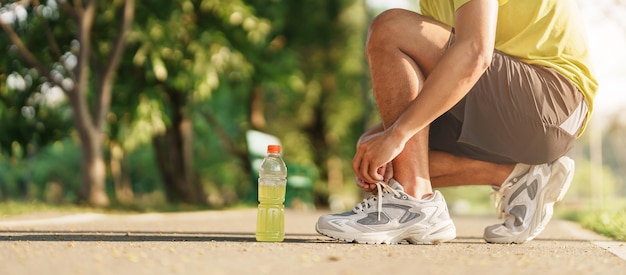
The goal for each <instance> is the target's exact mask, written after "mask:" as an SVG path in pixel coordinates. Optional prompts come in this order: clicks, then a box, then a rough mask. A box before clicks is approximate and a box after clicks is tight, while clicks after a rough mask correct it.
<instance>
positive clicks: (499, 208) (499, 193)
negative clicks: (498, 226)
mask: <svg viewBox="0 0 626 275" xmlns="http://www.w3.org/2000/svg"><path fill="white" fill-rule="evenodd" d="M517 181H518V178H514V179H513V180H511V181H508V182H506V183H504V184H503V185H502V186H500V188H499V189H498V190H494V191H493V192H491V196H492V197H493V200H494V206H495V207H496V214H497V215H498V219H501V218H502V217H504V214H506V209H504V207H505V203H504V199H505V198H506V196H505V194H504V193H505V192H506V191H507V190H508V189H509V188H511V187H512V186H513V185H514V184H516V183H517Z"/></svg>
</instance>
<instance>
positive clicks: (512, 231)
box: [484, 156, 574, 244]
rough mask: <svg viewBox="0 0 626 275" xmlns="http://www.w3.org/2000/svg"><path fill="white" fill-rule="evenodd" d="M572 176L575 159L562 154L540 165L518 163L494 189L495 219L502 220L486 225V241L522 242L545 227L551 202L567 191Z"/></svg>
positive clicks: (552, 203)
mask: <svg viewBox="0 0 626 275" xmlns="http://www.w3.org/2000/svg"><path fill="white" fill-rule="evenodd" d="M573 176H574V161H573V160H572V159H571V158H569V157H566V156H564V157H561V158H559V159H558V160H556V161H554V162H552V163H546V164H540V165H526V164H518V165H516V166H515V169H513V172H512V173H511V175H510V176H509V178H507V179H506V181H504V183H503V184H502V186H501V187H500V188H499V190H497V191H495V195H496V208H497V210H498V218H502V217H504V223H502V224H495V225H491V226H488V227H487V228H485V234H484V237H485V240H486V241H487V242H489V243H517V244H521V243H525V242H527V241H530V240H532V239H534V238H535V237H536V236H537V235H539V233H541V231H543V229H544V228H545V227H546V225H547V224H548V222H550V219H551V218H552V214H553V207H554V203H555V202H557V201H560V200H562V199H563V197H564V196H565V193H567V189H568V188H569V185H570V183H571V182H572V178H573Z"/></svg>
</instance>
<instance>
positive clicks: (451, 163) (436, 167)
mask: <svg viewBox="0 0 626 275" xmlns="http://www.w3.org/2000/svg"><path fill="white" fill-rule="evenodd" d="M429 157H430V175H431V182H432V185H433V187H448V186H460V185H498V186H499V185H501V184H502V183H503V182H504V180H506V178H507V177H508V176H509V175H510V174H511V172H512V171H513V168H515V164H496V163H491V162H485V161H480V160H474V159H469V158H464V157H457V156H454V155H452V154H449V153H445V152H440V151H430V154H429Z"/></svg>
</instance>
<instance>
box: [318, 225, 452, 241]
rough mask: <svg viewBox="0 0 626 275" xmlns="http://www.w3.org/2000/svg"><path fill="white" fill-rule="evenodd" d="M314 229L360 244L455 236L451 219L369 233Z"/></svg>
mask: <svg viewBox="0 0 626 275" xmlns="http://www.w3.org/2000/svg"><path fill="white" fill-rule="evenodd" d="M315 230H316V231H317V232H318V233H320V234H322V235H324V236H327V237H330V238H333V239H336V240H340V241H345V242H356V243H360V244H398V243H400V242H402V241H408V242H409V243H411V244H439V243H442V242H447V241H450V240H453V239H454V238H456V227H455V226H454V223H453V222H452V220H448V221H445V222H440V223H439V224H437V225H435V226H432V227H429V228H424V227H422V226H418V225H415V226H409V227H406V228H400V229H396V230H388V231H381V232H371V233H346V232H338V231H326V230H321V229H320V228H318V226H317V224H316V225H315Z"/></svg>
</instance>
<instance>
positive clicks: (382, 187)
mask: <svg viewBox="0 0 626 275" xmlns="http://www.w3.org/2000/svg"><path fill="white" fill-rule="evenodd" d="M376 189H378V194H376V196H374V195H372V196H369V197H368V198H365V199H364V200H363V201H362V202H361V203H359V204H357V205H356V206H354V208H353V209H352V211H354V212H361V211H363V210H364V209H367V208H369V207H370V205H371V203H370V201H371V200H375V201H376V208H377V209H376V211H377V212H378V220H379V221H380V213H381V212H382V208H383V200H382V198H383V192H384V193H392V194H393V195H394V196H400V192H398V191H397V190H396V189H393V188H392V187H391V186H389V185H387V184H386V183H384V182H382V181H379V182H377V183H376Z"/></svg>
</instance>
